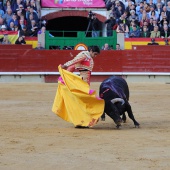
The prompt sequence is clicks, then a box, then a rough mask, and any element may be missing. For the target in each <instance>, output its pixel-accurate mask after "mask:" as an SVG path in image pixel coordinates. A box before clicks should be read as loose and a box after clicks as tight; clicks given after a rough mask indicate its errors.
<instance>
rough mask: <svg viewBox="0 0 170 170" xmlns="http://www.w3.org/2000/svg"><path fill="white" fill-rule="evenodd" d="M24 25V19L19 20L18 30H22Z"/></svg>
mask: <svg viewBox="0 0 170 170" xmlns="http://www.w3.org/2000/svg"><path fill="white" fill-rule="evenodd" d="M24 26H25V24H24V20H19V26H18V30H22V28H23V27H24Z"/></svg>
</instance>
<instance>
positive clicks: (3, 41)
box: [2, 34, 11, 44]
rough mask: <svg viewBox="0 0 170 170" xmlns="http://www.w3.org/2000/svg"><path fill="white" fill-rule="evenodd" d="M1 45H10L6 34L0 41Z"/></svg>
mask: <svg viewBox="0 0 170 170" xmlns="http://www.w3.org/2000/svg"><path fill="white" fill-rule="evenodd" d="M2 44H11V42H10V41H9V40H8V34H5V35H4V38H3V40H2Z"/></svg>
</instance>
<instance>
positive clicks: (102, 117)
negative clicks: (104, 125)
mask: <svg viewBox="0 0 170 170" xmlns="http://www.w3.org/2000/svg"><path fill="white" fill-rule="evenodd" d="M105 117H106V116H105V112H103V114H102V116H101V120H102V121H105Z"/></svg>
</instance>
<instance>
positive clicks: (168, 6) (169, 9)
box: [166, 1, 170, 12]
mask: <svg viewBox="0 0 170 170" xmlns="http://www.w3.org/2000/svg"><path fill="white" fill-rule="evenodd" d="M166 9H167V11H168V12H170V1H168V2H167V7H166Z"/></svg>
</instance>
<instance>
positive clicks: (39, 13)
mask: <svg viewBox="0 0 170 170" xmlns="http://www.w3.org/2000/svg"><path fill="white" fill-rule="evenodd" d="M36 7H37V13H38V18H41V4H40V0H36Z"/></svg>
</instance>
